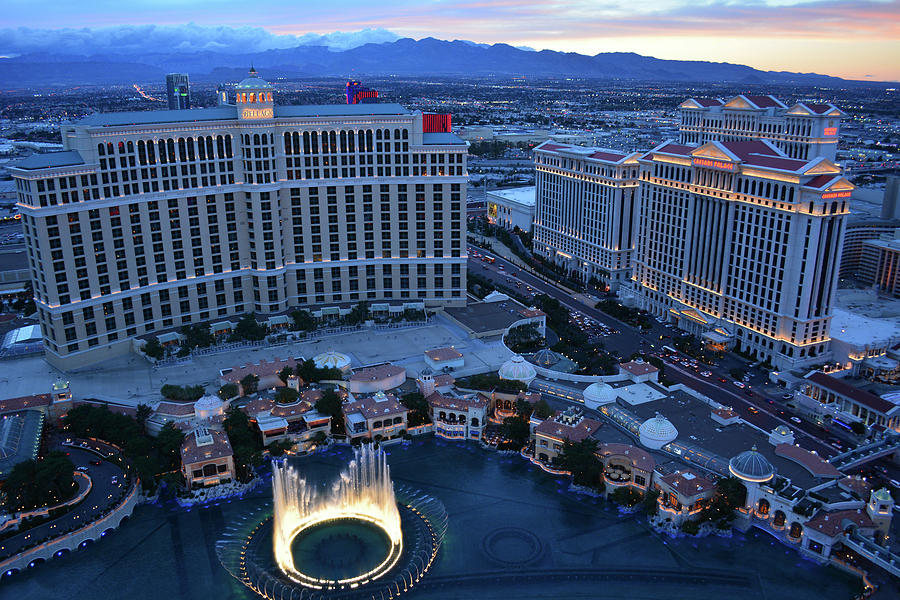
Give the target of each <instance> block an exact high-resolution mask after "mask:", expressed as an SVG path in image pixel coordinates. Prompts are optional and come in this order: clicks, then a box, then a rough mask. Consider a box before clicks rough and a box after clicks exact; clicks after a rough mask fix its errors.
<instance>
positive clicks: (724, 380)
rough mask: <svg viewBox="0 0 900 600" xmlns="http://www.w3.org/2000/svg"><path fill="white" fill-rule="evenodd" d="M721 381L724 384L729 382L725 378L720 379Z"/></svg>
mask: <svg viewBox="0 0 900 600" xmlns="http://www.w3.org/2000/svg"><path fill="white" fill-rule="evenodd" d="M719 381H721V382H722V383H728V380H727V379H725V378H724V377H719Z"/></svg>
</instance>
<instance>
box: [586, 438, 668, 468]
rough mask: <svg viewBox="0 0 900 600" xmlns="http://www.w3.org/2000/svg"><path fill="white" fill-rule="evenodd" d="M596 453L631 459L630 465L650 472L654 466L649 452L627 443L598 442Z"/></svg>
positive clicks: (605, 456)
mask: <svg viewBox="0 0 900 600" xmlns="http://www.w3.org/2000/svg"><path fill="white" fill-rule="evenodd" d="M597 454H599V455H600V456H602V457H604V458H608V457H611V456H624V457H627V458H629V459H630V460H631V465H632V466H633V467H634V468H635V469H640V470H641V471H644V472H647V473H650V472H651V471H653V469H654V467H656V460H655V459H654V458H653V456H651V454H650V453H649V452H647V451H646V450H643V449H641V448H638V447H637V446H631V445H629V444H618V443H608V444H600V446H599V447H598V448H597Z"/></svg>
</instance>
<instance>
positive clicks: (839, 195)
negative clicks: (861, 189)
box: [822, 192, 850, 200]
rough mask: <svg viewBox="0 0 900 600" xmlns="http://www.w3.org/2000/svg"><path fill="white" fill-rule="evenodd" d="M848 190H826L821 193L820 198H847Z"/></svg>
mask: <svg viewBox="0 0 900 600" xmlns="http://www.w3.org/2000/svg"><path fill="white" fill-rule="evenodd" d="M849 197H850V192H827V193H825V194H822V200H831V199H832V198H849Z"/></svg>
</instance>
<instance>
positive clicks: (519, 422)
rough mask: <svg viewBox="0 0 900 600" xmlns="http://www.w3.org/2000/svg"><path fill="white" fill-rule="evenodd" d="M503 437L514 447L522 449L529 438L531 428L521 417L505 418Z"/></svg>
mask: <svg viewBox="0 0 900 600" xmlns="http://www.w3.org/2000/svg"><path fill="white" fill-rule="evenodd" d="M503 435H504V437H506V439H508V440H509V441H510V442H512V443H513V444H515V445H516V446H518V447H522V446H524V445H525V443H526V442H528V438H529V437H531V428H530V427H529V426H528V421H526V420H525V419H522V418H521V417H506V418H505V419H503Z"/></svg>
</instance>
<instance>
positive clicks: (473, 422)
mask: <svg viewBox="0 0 900 600" xmlns="http://www.w3.org/2000/svg"><path fill="white" fill-rule="evenodd" d="M472 427H478V417H472Z"/></svg>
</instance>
